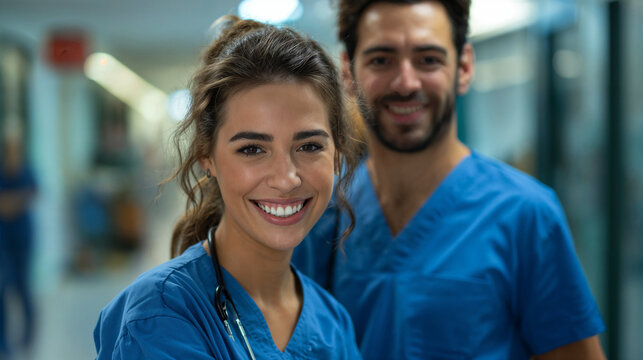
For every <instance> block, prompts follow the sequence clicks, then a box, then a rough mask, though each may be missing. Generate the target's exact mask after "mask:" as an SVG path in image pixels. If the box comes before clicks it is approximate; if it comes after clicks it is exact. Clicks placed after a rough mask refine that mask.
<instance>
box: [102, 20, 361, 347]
mask: <svg viewBox="0 0 643 360" xmlns="http://www.w3.org/2000/svg"><path fill="white" fill-rule="evenodd" d="M226 19H227V25H226V26H225V28H224V29H223V32H222V33H221V35H220V37H219V38H218V39H217V40H215V41H214V42H213V43H212V45H211V46H210V48H209V49H208V50H207V51H206V52H205V54H204V56H203V64H202V66H201V68H200V69H199V70H198V71H197V73H196V75H195V77H194V79H193V82H192V103H191V108H190V113H189V115H188V118H187V119H186V120H185V121H184V122H183V123H182V125H180V127H179V129H178V132H177V137H176V144H177V146H178V149H179V162H180V167H179V170H178V171H177V172H176V173H175V175H174V176H173V177H172V178H171V179H173V178H174V179H178V180H179V182H180V184H181V186H182V188H183V190H184V191H185V192H186V194H187V196H188V210H187V212H186V214H185V216H184V217H183V218H182V219H181V220H180V221H179V224H178V225H177V227H176V228H175V231H174V234H173V238H172V256H176V257H174V258H173V259H172V260H170V261H169V262H167V263H165V264H162V265H160V266H159V267H156V268H154V269H152V270H150V271H148V272H146V273H145V274H143V275H141V276H140V277H139V278H138V279H137V280H136V281H135V282H134V283H133V284H132V285H130V286H129V287H128V288H127V289H125V290H124V291H123V292H122V293H121V294H120V295H118V296H117V297H116V298H115V299H114V300H113V301H112V302H111V303H110V304H108V305H107V307H106V308H105V309H104V310H103V311H102V312H101V315H100V318H99V320H98V324H97V325H96V329H95V332H94V339H95V343H96V349H97V353H98V359H112V358H119V359H120V358H123V359H142V358H146V359H211V358H212V357H214V358H216V359H248V358H256V359H293V358H294V359H303V358H306V359H311V358H312V359H359V358H360V355H359V351H358V349H357V345H356V343H355V337H354V332H353V326H352V323H351V321H350V317H349V316H348V314H347V312H346V310H345V309H344V308H343V307H342V306H341V305H339V304H338V303H337V301H336V300H335V299H333V298H332V297H331V296H330V295H329V294H328V293H327V292H326V291H324V290H323V289H322V288H321V287H319V286H318V285H317V284H315V283H314V282H313V281H311V280H310V279H308V278H307V277H305V276H303V275H301V274H300V273H299V272H298V271H297V270H296V269H295V268H293V267H292V266H291V265H290V258H291V255H292V251H293V249H294V247H295V246H296V245H297V244H299V243H300V242H301V241H302V239H303V238H304V237H305V235H306V234H307V233H308V231H309V230H310V229H311V228H312V226H313V225H314V224H315V222H316V221H317V220H318V219H319V217H320V216H321V214H322V213H323V212H324V210H325V209H326V207H327V206H328V202H329V200H330V198H331V196H332V193H333V180H334V175H335V173H336V172H338V170H339V169H340V168H344V169H346V171H345V172H344V173H343V174H342V176H340V177H339V180H338V183H339V186H338V188H336V190H335V195H336V197H337V199H338V201H339V202H340V203H342V201H343V193H344V191H345V185H346V184H347V183H348V179H349V178H350V174H351V173H352V169H354V167H355V166H356V164H357V158H356V157H355V156H354V154H355V152H354V151H352V149H351V146H352V145H351V144H352V142H350V141H349V139H350V136H351V126H350V124H349V122H348V118H347V117H346V116H345V112H344V104H343V93H342V91H341V83H340V80H339V74H338V72H337V71H336V70H335V68H334V65H333V63H332V61H331V60H330V59H329V57H328V56H327V55H326V54H325V53H324V52H323V50H322V49H321V48H320V47H319V45H318V44H317V43H315V42H314V41H312V40H309V39H306V38H303V37H301V36H300V35H298V34H297V33H295V32H294V31H292V30H290V29H287V28H276V27H273V26H268V25H264V24H261V23H257V22H254V21H241V20H238V19H237V18H234V17H227V18H226ZM183 140H188V141H187V143H189V145H188V148H187V149H186V150H185V151H181V144H182V143H183ZM202 172H205V174H206V176H205V177H203V176H198V175H197V174H200V173H201V174H202ZM344 203H345V201H344ZM347 211H348V212H350V209H347ZM304 300H305V301H304Z"/></svg>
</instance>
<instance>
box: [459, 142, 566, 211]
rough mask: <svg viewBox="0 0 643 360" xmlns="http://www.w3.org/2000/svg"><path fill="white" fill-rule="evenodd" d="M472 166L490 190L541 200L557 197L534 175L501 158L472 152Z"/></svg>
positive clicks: (479, 178) (536, 200) (480, 180)
mask: <svg viewBox="0 0 643 360" xmlns="http://www.w3.org/2000/svg"><path fill="white" fill-rule="evenodd" d="M471 161H472V168H474V170H473V171H474V172H475V173H476V177H477V179H478V180H479V182H480V183H484V184H485V186H484V188H488V189H489V190H490V191H498V192H502V193H505V194H508V195H513V196H517V197H521V198H524V199H526V200H532V201H535V202H540V201H541V200H543V199H545V198H546V199H549V198H552V197H555V194H554V191H553V190H552V189H551V188H550V187H549V186H547V185H545V184H543V183H542V182H540V181H539V180H538V179H536V178H534V177H533V176H531V175H529V174H527V173H525V172H523V171H521V170H518V169H516V168H515V167H513V166H511V165H508V164H506V163H504V162H502V161H500V160H497V159H493V158H491V157H488V156H485V155H482V154H479V153H475V152H474V153H472V155H471Z"/></svg>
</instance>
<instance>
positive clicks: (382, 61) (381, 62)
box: [370, 57, 388, 65]
mask: <svg viewBox="0 0 643 360" xmlns="http://www.w3.org/2000/svg"><path fill="white" fill-rule="evenodd" d="M370 63H371V64H372V65H386V64H388V59H386V58H385V57H376V58H372V59H371V61H370Z"/></svg>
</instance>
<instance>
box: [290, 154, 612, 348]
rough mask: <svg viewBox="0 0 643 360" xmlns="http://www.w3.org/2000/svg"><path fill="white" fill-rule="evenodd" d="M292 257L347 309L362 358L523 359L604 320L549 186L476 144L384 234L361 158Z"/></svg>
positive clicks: (595, 329) (591, 331) (599, 327)
mask: <svg viewBox="0 0 643 360" xmlns="http://www.w3.org/2000/svg"><path fill="white" fill-rule="evenodd" d="M352 191H353V192H352V194H353V196H352V197H351V199H350V203H351V205H352V207H353V210H354V212H355V216H356V227H355V230H354V231H353V233H352V234H351V236H350V237H349V238H348V239H347V240H346V242H345V244H344V251H345V255H343V254H342V253H341V252H336V253H335V255H334V256H335V258H334V269H333V271H332V274H333V276H332V277H331V278H329V277H328V274H329V271H328V266H329V259H330V257H331V256H333V255H331V250H330V249H331V246H330V243H331V241H330V239H332V238H333V237H335V236H336V234H337V233H338V229H339V232H341V231H343V229H344V228H345V227H346V226H347V225H348V223H349V221H348V218H347V216H344V217H343V218H342V219H341V221H340V223H339V227H337V226H336V225H335V224H336V209H335V208H334V207H330V208H329V209H328V210H327V212H326V213H325V214H324V215H323V216H322V218H321V220H320V222H318V223H317V225H316V226H315V228H313V230H312V231H311V232H310V233H309V236H308V237H307V238H306V239H305V240H304V241H303V242H302V244H301V245H300V246H299V247H298V248H297V249H296V250H295V255H294V257H293V262H294V263H295V264H297V265H298V266H299V268H300V269H302V271H303V272H304V273H306V274H308V275H309V276H311V277H313V278H314V279H315V280H316V281H318V282H319V283H320V284H322V285H324V286H330V287H331V290H332V291H331V293H332V294H334V295H335V296H336V297H337V299H338V300H339V301H340V302H341V303H342V304H343V305H344V306H346V308H347V310H348V311H349V313H350V314H351V317H352V319H353V323H354V324H355V331H356V336H357V342H358V345H359V347H360V350H361V352H362V355H363V356H364V358H365V359H460V358H462V359H464V358H467V359H469V358H475V359H529V358H530V357H531V356H532V355H533V354H540V353H544V352H547V351H549V350H552V349H554V348H557V347H560V346H562V345H565V344H568V343H571V342H574V341H577V340H581V339H584V338H586V337H589V336H592V335H595V334H598V333H600V332H602V331H604V328H605V327H604V325H603V322H602V320H601V317H600V314H599V312H598V309H597V306H596V303H595V301H594V299H593V297H592V294H591V293H590V290H589V287H588V284H587V282H586V280H585V277H584V274H583V272H582V269H581V266H580V264H579V262H578V259H577V257H576V255H575V252H574V247H573V243H572V239H571V236H570V232H569V229H568V227H567V224H566V220H565V218H564V214H563V211H562V209H561V207H560V205H559V203H558V200H557V199H556V196H555V194H554V193H553V192H552V191H551V190H550V189H549V188H546V187H545V186H544V185H542V184H540V183H539V182H537V181H536V180H535V179H533V178H531V177H529V176H527V175H525V174H523V173H521V172H519V171H517V170H515V169H513V168H511V167H509V166H507V165H505V164H502V163H500V162H497V161H495V160H492V159H489V158H486V157H484V156H482V155H480V154H478V153H476V152H472V155H471V156H469V157H467V158H465V159H464V160H463V161H462V162H461V163H460V164H459V165H458V166H457V167H456V168H455V169H454V170H453V171H452V172H451V173H450V174H449V175H448V176H447V177H446V178H445V179H444V181H443V182H442V183H441V184H440V186H439V187H438V188H437V189H436V190H435V192H434V193H433V194H432V196H431V197H430V198H429V199H427V201H426V202H425V203H424V204H423V206H422V207H421V208H420V209H419V210H418V212H417V213H416V214H415V216H414V217H413V218H412V219H411V220H410V221H409V223H408V224H407V225H406V227H405V228H403V229H402V230H401V231H400V233H399V234H398V235H397V236H395V237H393V236H392V234H391V231H390V229H389V227H388V225H387V222H386V219H385V217H384V215H383V212H382V209H381V207H380V205H379V201H378V199H377V196H376V194H375V191H374V188H373V184H372V183H371V179H370V176H369V173H368V170H367V167H366V165H365V163H362V164H361V165H360V167H359V169H358V170H357V172H356V175H355V180H354V184H353V190H352Z"/></svg>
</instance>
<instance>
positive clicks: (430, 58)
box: [420, 56, 440, 65]
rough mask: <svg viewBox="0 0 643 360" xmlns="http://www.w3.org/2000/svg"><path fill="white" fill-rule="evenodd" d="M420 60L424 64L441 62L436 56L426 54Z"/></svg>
mask: <svg viewBox="0 0 643 360" xmlns="http://www.w3.org/2000/svg"><path fill="white" fill-rule="evenodd" d="M420 61H421V63H422V64H423V65H436V64H439V63H440V60H439V59H438V58H436V57H435V56H425V57H423V58H422V59H421V60H420Z"/></svg>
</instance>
